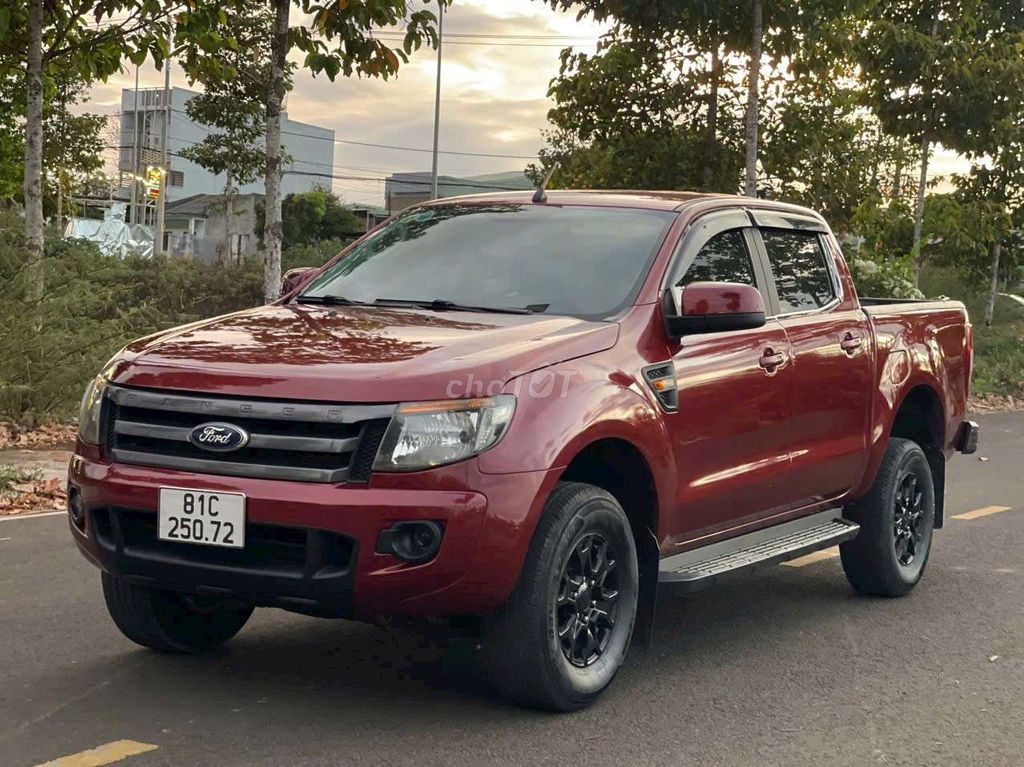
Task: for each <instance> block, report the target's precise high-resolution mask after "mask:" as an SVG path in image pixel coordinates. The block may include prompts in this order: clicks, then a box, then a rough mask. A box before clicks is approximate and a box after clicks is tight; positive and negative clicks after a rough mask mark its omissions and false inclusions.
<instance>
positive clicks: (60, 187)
mask: <svg viewBox="0 0 1024 767" xmlns="http://www.w3.org/2000/svg"><path fill="white" fill-rule="evenodd" d="M63 224H64V179H62V178H61V177H60V171H57V236H58V237H63V236H64V226H63Z"/></svg>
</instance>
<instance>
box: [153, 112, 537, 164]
mask: <svg viewBox="0 0 1024 767" xmlns="http://www.w3.org/2000/svg"><path fill="white" fill-rule="evenodd" d="M171 111H172V112H177V113H178V114H182V115H185V118H186V119H187V120H188V121H189V122H190V123H192V124H193V125H196V126H198V127H199V128H201V129H203V130H205V131H206V132H207V133H211V134H212V133H214V131H212V130H210V129H209V128H208V127H206V126H205V125H203V124H202V123H199V122H196V121H195V120H193V119H192V118H191V117H189V115H188V112H186V111H184V110H182V109H176V108H174V107H171ZM281 134H282V135H285V136H299V137H301V138H308V139H314V140H316V141H330V142H332V143H334V144H348V145H352V146H362V147H370V148H373V149H391V150H395V151H401V152H423V153H426V154H432V153H433V150H432V149H420V148H418V147H411V146H396V145H393V144H373V143H370V142H368V141H352V140H349V139H341V138H331V137H329V136H317V135H316V134H313V133H300V132H298V131H288V130H282V131H281ZM440 153H441V154H450V155H456V156H458V157H485V158H495V159H501V160H536V159H537V156H536V155H518V154H489V153H485V152H458V151H455V150H447V149H442V150H441V151H440Z"/></svg>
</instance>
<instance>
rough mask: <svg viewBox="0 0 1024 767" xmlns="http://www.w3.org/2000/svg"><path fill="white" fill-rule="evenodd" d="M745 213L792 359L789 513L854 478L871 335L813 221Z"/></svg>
mask: <svg viewBox="0 0 1024 767" xmlns="http://www.w3.org/2000/svg"><path fill="white" fill-rule="evenodd" d="M751 215H752V217H753V218H754V220H755V221H756V222H757V223H758V228H757V234H756V242H757V246H758V249H759V250H760V252H761V256H762V258H763V259H764V263H766V264H767V268H768V269H769V271H770V273H771V278H772V279H771V294H772V295H771V296H770V301H771V304H772V305H773V307H774V312H775V316H776V318H777V321H778V322H779V323H780V324H781V326H782V327H783V328H784V329H785V332H786V337H787V340H788V343H789V347H790V349H791V353H792V355H793V369H792V374H793V376H792V392H793V400H792V414H791V417H790V421H789V424H788V428H787V431H788V434H789V439H790V442H789V445H790V456H791V459H792V478H791V481H790V482H789V483H788V484H787V492H786V494H785V499H784V500H785V504H786V506H788V507H790V508H797V507H802V506H806V505H809V504H814V503H818V502H821V501H825V500H828V499H831V498H836V497H838V496H841V495H843V494H844V493H846V492H847V491H849V490H850V489H851V488H852V487H853V486H854V484H855V483H856V482H857V481H858V480H859V479H860V478H861V474H862V472H863V470H864V463H865V461H866V459H867V429H868V408H869V406H870V399H869V392H871V391H872V386H873V381H872V376H873V371H874V365H873V358H872V349H871V345H870V339H871V331H870V328H869V327H868V323H867V317H866V316H865V314H864V312H862V311H861V309H860V307H859V305H858V303H857V300H856V297H855V296H852V295H845V294H844V290H843V287H842V281H841V280H840V279H839V276H838V269H837V266H836V262H835V258H836V254H835V252H834V247H835V246H834V245H833V244H832V241H831V237H830V235H829V234H828V232H827V230H826V229H825V227H824V225H823V224H821V222H820V221H817V220H815V219H811V218H807V219H802V218H800V217H798V216H790V215H788V214H787V215H784V216H783V215H778V214H773V213H765V212H753V213H752V214H751Z"/></svg>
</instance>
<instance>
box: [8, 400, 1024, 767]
mask: <svg viewBox="0 0 1024 767" xmlns="http://www.w3.org/2000/svg"><path fill="white" fill-rule="evenodd" d="M979 420H980V421H981V422H982V426H983V429H984V432H983V442H982V448H981V450H980V452H979V456H985V457H988V458H989V460H988V461H981V460H979V456H972V457H962V456H958V457H956V458H955V459H954V460H953V462H952V464H951V468H950V485H949V494H948V502H947V514H948V515H950V516H952V515H956V514H960V513H964V512H968V511H971V510H977V509H981V508H985V507H1009V509H1008V510H1006V511H1002V512H999V513H989V514H985V515H983V516H977V517H976V518H974V519H950V520H949V521H948V522H947V525H946V528H945V529H944V530H942V531H940V532H939V533H938V534H937V538H936V541H935V548H934V551H933V555H932V559H931V562H930V564H929V567H928V572H927V573H926V575H925V578H924V580H923V582H922V583H921V585H920V586H919V587H918V588H917V590H916V591H915V592H914V593H913V594H912V595H911V596H909V597H907V598H904V599H899V600H877V599H869V598H863V597H858V596H856V595H855V594H854V593H853V592H852V591H851V590H850V588H849V587H848V586H847V584H846V581H845V579H844V578H843V574H842V571H841V569H840V566H839V563H838V560H836V559H834V558H832V559H829V558H820V557H819V558H815V560H814V561H811V562H809V563H807V564H805V565H804V566H801V567H775V568H772V569H770V570H768V571H764V572H760V573H755V574H752V575H746V576H738V577H736V578H735V579H733V580H732V581H731V582H730V583H728V584H727V585H725V586H723V587H721V588H719V589H717V590H713V591H708V592H704V593H701V594H699V595H697V596H695V597H689V598H682V597H679V596H674V595H666V596H664V598H662V600H661V603H660V606H659V609H660V612H659V618H658V623H657V628H656V644H655V648H654V650H653V651H651V652H649V653H634V655H633V656H632V657H631V659H630V661H629V662H628V663H627V665H626V667H625V668H624V669H623V670H622V672H621V673H620V675H619V677H618V679H617V680H616V682H615V684H614V685H613V686H612V687H611V689H609V690H608V692H607V694H606V695H605V696H604V697H603V698H602V699H601V701H599V703H598V704H597V705H595V706H594V707H593V708H591V709H589V710H587V711H584V712H581V713H578V714H573V715H567V716H556V715H549V714H540V713H535V712H530V711H524V710H520V709H517V708H515V707H513V706H510V705H508V704H506V703H505V702H504V701H502V700H501V699H500V698H498V697H497V696H495V695H494V694H493V693H492V692H491V691H490V690H489V689H488V687H487V686H486V685H485V684H484V683H483V682H482V681H480V675H479V673H478V670H477V669H476V667H475V665H474V661H473V658H472V656H471V654H470V653H465V652H461V651H460V650H459V647H458V646H455V647H454V648H453V647H452V646H447V647H445V646H444V645H441V644H438V643H436V642H432V641H429V640H424V639H417V638H415V637H412V636H409V635H405V634H401V633H397V632H386V631H383V630H380V629H376V628H373V627H370V626H364V625H360V624H350V623H346V622H328V621H317V620H315V619H311V618H303V617H299V616H292V615H288V614H285V613H282V612H278V611H271V610H263V611H258V612H257V614H256V616H255V617H254V618H253V620H252V621H251V622H250V624H249V625H248V626H247V627H246V628H245V630H243V632H242V633H241V634H240V635H239V637H238V638H237V639H236V640H235V641H234V642H233V643H232V644H231V645H230V647H229V648H228V649H226V650H224V651H223V652H220V653H218V654H215V655H213V656H207V657H165V656H159V655H156V654H154V653H151V652H147V651H144V650H142V649H140V648H137V647H135V646H134V645H132V644H131V643H130V642H128V641H127V640H126V639H124V638H122V637H121V635H120V634H119V633H118V632H117V631H116V630H115V629H114V627H113V625H112V624H111V623H110V621H109V619H108V617H107V615H106V611H105V609H104V606H103V600H102V598H101V595H100V589H99V576H98V574H97V573H96V571H94V570H93V568H92V567H91V566H90V565H88V564H87V563H86V562H85V560H83V559H82V558H81V557H80V556H79V555H78V554H77V553H76V552H75V551H74V549H73V546H72V544H71V541H70V539H69V537H68V534H67V531H66V529H65V520H64V518H63V517H62V516H52V517H41V518H35V519H19V520H11V521H4V522H0V653H2V655H0V680H2V685H0V764H2V765H5V766H9V767H20V766H21V765H36V764H39V763H43V762H46V761H47V760H51V759H55V758H57V757H61V756H66V755H73V754H79V752H82V751H85V750H87V749H94V748H97V747H102V748H101V749H100V751H98V752H95V753H93V754H86V755H79V756H76V757H74V758H72V759H71V760H70V761H65V762H64V764H70V765H77V766H79V767H81V765H87V764H103V763H107V762H109V761H110V759H112V758H114V757H121V756H126V755H128V756H126V758H125V759H124V761H122V762H118V764H121V765H124V767H146V766H147V765H175V767H181V766H182V765H186V766H188V765H218V766H223V767H229V766H231V765H337V764H388V765H391V764H410V765H413V764H414V765H433V764H443V765H445V767H453V766H454V765H461V764H467V765H486V764H494V763H514V764H546V763H557V764H559V765H576V764H588V765H602V764H610V765H616V767H624V766H625V765H634V764H644V765H646V764H658V765H662V764H664V765H670V764H673V765H674V764H722V765H764V764H772V765H775V764H778V765H805V764H806V765H821V764H841V765H858V766H860V765H868V764H886V765H890V764H906V765H922V764H942V765H974V764H977V765H1024V616H1022V611H1024V562H1022V555H1021V552H1022V551H1024V478H1022V477H1024V413H1015V414H1004V415H990V416H982V417H981V418H979ZM524 673H528V670H524ZM119 741H127V742H119ZM106 744H111V745H106ZM147 747H148V748H149V750H146V751H145V752H143V750H144V749H145V748H147ZM136 752H140V753H136ZM132 754H134V755H132Z"/></svg>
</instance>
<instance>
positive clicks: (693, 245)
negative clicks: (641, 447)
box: [666, 210, 792, 541]
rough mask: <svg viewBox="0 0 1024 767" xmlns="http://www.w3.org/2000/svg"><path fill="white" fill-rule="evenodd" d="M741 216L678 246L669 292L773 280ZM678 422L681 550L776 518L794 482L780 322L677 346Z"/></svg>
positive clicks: (700, 227) (713, 220) (695, 231)
mask: <svg viewBox="0 0 1024 767" xmlns="http://www.w3.org/2000/svg"><path fill="white" fill-rule="evenodd" d="M754 237H755V235H754V232H753V229H752V228H751V226H750V219H749V217H748V216H747V214H746V213H745V212H743V211H739V210H737V211H729V212H726V213H720V214H714V215H711V216H707V217H705V218H702V219H700V221H699V222H698V223H697V224H695V225H694V226H693V228H692V229H691V230H690V232H689V233H688V234H687V236H686V237H685V238H684V239H683V241H682V242H681V243H680V246H679V248H678V250H677V252H676V255H675V257H674V261H673V264H672V266H671V268H670V270H669V273H668V279H667V281H666V287H669V286H682V285H687V284H689V283H691V282H698V281H700V282H707V281H710V282H738V283H744V284H748V285H754V286H756V287H758V288H759V289H760V290H761V292H762V296H763V297H764V298H765V299H766V302H765V303H766V305H767V296H768V294H767V292H766V288H767V284H766V283H767V277H766V275H765V274H764V271H763V267H762V265H761V263H760V260H759V259H755V258H754V257H753V254H754V253H755V251H754V247H755V241H754ZM671 353H672V361H673V363H674V365H675V370H676V377H677V380H678V387H679V396H678V406H679V407H678V412H675V413H669V414H666V422H667V424H668V425H669V429H670V432H671V436H672V440H673V448H674V452H675V455H676V461H677V466H678V476H679V483H678V487H677V496H676V514H677V518H676V520H674V521H673V522H674V524H672V530H671V535H672V537H673V538H675V539H676V540H677V541H681V540H688V539H693V538H695V537H699V536H701V535H706V534H710V533H714V532H717V531H719V530H724V529H728V528H731V527H735V526H737V525H740V524H743V523H745V522H751V521H754V520H755V519H758V518H760V517H762V516H764V515H766V514H770V513H771V512H772V511H773V510H774V509H775V508H776V507H778V506H779V505H780V504H781V503H783V501H784V500H785V497H786V493H785V486H786V479H787V478H788V476H789V448H788V443H789V430H788V427H787V420H788V417H789V407H790V401H791V396H790V386H791V382H792V378H791V372H792V371H791V367H792V366H791V365H790V364H789V353H788V344H787V340H786V332H785V330H783V328H782V325H781V323H779V322H778V321H777V320H769V321H768V323H767V324H766V325H765V326H764V327H761V328H754V329H749V330H737V331H729V332H716V333H707V334H699V335H688V336H685V337H684V338H683V339H681V341H679V342H675V343H674V344H673V346H672V350H671Z"/></svg>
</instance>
